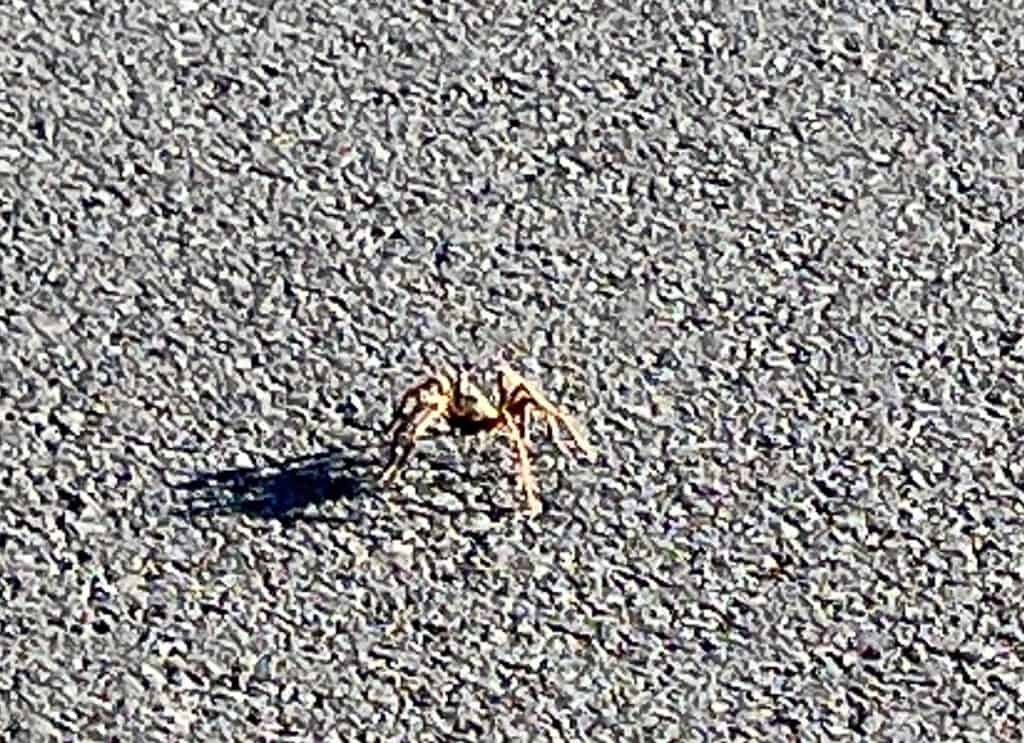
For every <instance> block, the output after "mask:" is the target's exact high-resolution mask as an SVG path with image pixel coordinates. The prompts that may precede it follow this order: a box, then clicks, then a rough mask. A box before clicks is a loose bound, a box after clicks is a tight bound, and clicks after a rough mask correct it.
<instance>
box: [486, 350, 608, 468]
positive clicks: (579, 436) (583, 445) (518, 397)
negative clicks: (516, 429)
mask: <svg viewBox="0 0 1024 743" xmlns="http://www.w3.org/2000/svg"><path fill="white" fill-rule="evenodd" d="M498 390H499V393H500V395H501V404H500V407H501V408H502V409H503V410H504V409H508V410H509V411H510V412H512V413H513V415H514V417H515V418H517V419H518V420H519V423H520V430H521V431H522V430H523V429H525V428H526V426H527V424H528V422H529V412H528V411H529V408H530V406H533V407H535V408H537V410H539V411H540V414H541V416H542V417H543V418H544V419H545V421H546V422H547V425H548V433H549V434H550V435H551V437H552V438H553V439H554V440H555V443H556V444H557V445H558V448H559V449H561V450H562V452H563V453H564V454H568V451H567V450H566V449H565V446H564V445H563V444H562V442H561V440H560V439H559V438H558V437H557V436H555V430H554V429H555V426H554V423H555V422H557V423H561V424H562V425H563V426H564V427H565V428H566V429H567V430H568V431H569V434H570V435H571V436H572V439H573V441H574V442H575V443H576V446H577V447H579V449H580V451H582V452H583V453H584V454H585V455H586V456H587V457H588V458H589V459H591V460H594V459H596V458H597V451H596V450H595V449H594V447H593V446H591V445H590V443H589V442H588V441H587V437H586V434H585V433H584V432H583V428H582V427H581V426H580V424H579V423H577V422H576V420H575V419H574V418H573V417H572V416H571V415H569V414H568V413H563V412H562V411H561V410H559V409H558V407H556V406H555V404H554V403H553V402H551V400H549V399H548V398H547V396H546V395H545V394H544V393H543V392H542V391H541V389H540V387H538V386H537V385H536V384H534V383H532V382H530V381H528V380H527V379H525V378H523V377H522V376H521V375H520V374H517V373H516V372H514V371H512V370H511V369H509V368H508V367H507V366H506V367H502V368H501V370H499V372H498ZM527 436H528V434H525V433H524V436H523V437H524V438H526V437H527Z"/></svg>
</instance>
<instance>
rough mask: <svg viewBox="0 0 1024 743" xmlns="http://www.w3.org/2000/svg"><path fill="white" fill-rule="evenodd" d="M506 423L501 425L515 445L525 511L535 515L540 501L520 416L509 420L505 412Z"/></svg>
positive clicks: (538, 509)
mask: <svg viewBox="0 0 1024 743" xmlns="http://www.w3.org/2000/svg"><path fill="white" fill-rule="evenodd" d="M505 422H506V425H505V426H503V430H505V431H506V432H507V433H508V435H509V437H511V439H512V441H513V442H514V443H515V445H516V463H517V464H518V467H519V486H520V487H521V488H522V490H523V496H524V498H525V499H526V511H527V512H528V513H530V514H533V515H536V514H538V513H540V510H541V502H540V499H539V498H538V497H537V482H536V481H535V480H534V479H533V473H532V471H531V470H530V452H529V449H527V447H526V439H525V437H524V436H523V435H522V434H521V433H520V431H521V425H522V423H523V419H522V417H520V419H519V420H518V421H513V420H510V416H509V415H508V414H507V413H506V414H505Z"/></svg>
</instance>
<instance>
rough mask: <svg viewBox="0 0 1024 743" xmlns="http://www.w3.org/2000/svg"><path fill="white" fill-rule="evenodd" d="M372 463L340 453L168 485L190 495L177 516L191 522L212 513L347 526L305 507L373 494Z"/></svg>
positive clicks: (334, 451) (331, 451)
mask: <svg viewBox="0 0 1024 743" xmlns="http://www.w3.org/2000/svg"><path fill="white" fill-rule="evenodd" d="M376 465H377V462H376V460H374V459H368V458H365V457H358V456H351V455H346V454H345V453H344V451H343V450H341V449H328V450H326V451H323V452H320V453H318V454H313V455H307V456H302V457H292V458H290V459H284V460H280V461H276V462H271V463H268V464H266V465H263V466H260V467H248V468H234V469H225V470H220V471H214V472H201V473H197V474H195V475H194V476H193V477H192V479H190V480H188V481H186V482H182V483H178V484H175V485H172V487H173V488H174V489H175V490H184V491H187V492H190V493H194V494H195V495H193V497H191V498H190V499H189V501H188V503H187V505H186V507H185V508H184V509H183V510H182V511H180V512H179V515H181V516H185V517H189V518H193V517H196V516H202V515H211V514H218V513H231V514H243V515H248V516H256V517H259V518H263V519H276V520H278V521H283V522H288V523H291V522H294V521H310V522H322V523H334V522H339V521H343V522H347V521H350V520H352V519H344V518H337V517H327V516H316V515H310V514H307V513H306V511H307V509H308V508H310V507H311V506H319V505H323V504H325V503H330V502H334V501H345V502H350V501H352V500H354V499H356V498H359V497H362V496H371V497H372V496H374V495H375V494H376V491H377V488H376V487H375V485H374V481H373V480H372V479H371V478H370V477H369V476H368V475H367V474H366V470H367V468H368V467H371V466H376Z"/></svg>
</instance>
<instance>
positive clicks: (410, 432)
mask: <svg viewBox="0 0 1024 743" xmlns="http://www.w3.org/2000/svg"><path fill="white" fill-rule="evenodd" d="M431 371H432V372H433V373H432V374H430V376H428V377H427V378H426V379H425V380H423V381H421V382H419V383H417V384H414V385H413V386H412V387H410V388H409V389H407V390H406V391H405V392H404V393H403V394H402V397H401V401H400V402H399V404H398V408H397V410H396V411H395V422H394V423H393V424H392V425H391V428H390V429H389V430H388V435H390V436H391V437H392V439H391V459H390V461H389V463H388V466H387V468H386V469H385V470H384V474H383V475H382V476H381V482H382V483H384V484H387V483H391V482H394V480H395V478H396V476H397V475H398V472H399V470H400V469H401V468H402V467H403V466H404V465H405V463H406V461H407V460H408V458H409V455H410V454H411V453H412V450H413V446H414V445H415V441H416V439H417V438H419V437H420V436H421V435H422V434H423V433H424V431H426V430H427V428H428V427H429V426H430V424H431V423H433V422H434V421H435V420H438V419H440V418H444V419H446V420H447V421H448V425H449V426H450V427H451V429H452V431H454V432H455V433H459V434H463V435H469V434H477V433H481V432H484V431H494V430H500V431H502V432H503V433H505V434H506V435H508V436H509V438H511V439H512V441H513V443H514V444H515V447H516V459H517V460H518V464H519V484H520V486H521V487H522V490H523V494H524V495H525V497H526V510H527V512H528V513H530V514H533V515H536V514H537V513H540V509H541V503H540V500H539V499H538V498H537V485H536V482H535V481H534V479H533V475H532V474H531V473H530V454H529V451H528V449H527V447H528V445H529V443H530V438H529V436H530V432H529V424H530V412H531V410H532V411H535V412H536V413H537V414H538V415H539V416H540V417H541V418H543V419H544V420H545V422H546V423H547V426H548V434H549V435H550V436H551V437H552V438H554V439H555V443H556V444H557V445H558V448H559V449H560V450H561V451H562V453H563V454H566V455H568V454H569V450H568V448H567V447H566V446H565V443H564V442H563V441H562V440H561V439H559V438H558V437H556V436H555V435H554V434H555V424H556V423H561V424H562V425H563V426H565V428H566V429H567V430H568V431H569V433H570V435H571V436H572V439H573V441H574V442H575V443H576V446H577V447H578V448H579V449H580V450H581V451H582V452H583V453H584V454H586V455H587V457H588V458H589V459H594V458H595V457H596V456H597V452H596V451H595V450H594V448H593V447H592V446H591V445H590V444H589V443H587V440H586V437H585V435H584V433H583V429H581V428H580V426H579V424H578V423H576V421H575V420H573V418H572V417H571V416H570V415H568V414H566V413H563V412H562V411H560V410H559V409H558V408H557V407H555V405H554V404H553V403H552V402H551V401H550V400H548V398H547V397H546V396H545V395H544V393H543V392H541V391H540V389H539V388H538V387H537V385H535V384H533V383H531V382H528V381H527V380H525V379H523V377H521V376H520V375H519V374H517V373H516V372H514V371H512V370H511V369H509V368H508V367H502V368H501V369H500V370H499V371H498V404H497V405H494V404H493V403H492V402H491V401H490V400H488V399H487V397H486V396H485V395H484V393H483V392H481V391H480V389H479V388H478V387H477V386H476V385H474V384H473V383H472V382H470V381H469V375H468V373H467V372H466V371H464V370H463V371H460V372H459V373H458V375H453V374H451V373H450V372H439V371H435V370H431ZM411 400H415V405H413V406H412V408H411V409H410V410H408V411H406V407H407V406H408V404H409V402H410V401H411Z"/></svg>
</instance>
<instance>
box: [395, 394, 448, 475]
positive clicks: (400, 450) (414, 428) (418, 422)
mask: <svg viewBox="0 0 1024 743" xmlns="http://www.w3.org/2000/svg"><path fill="white" fill-rule="evenodd" d="M442 415H444V407H440V406H434V407H426V408H420V409H418V410H416V411H415V413H414V414H413V416H412V417H411V418H405V419H400V420H399V421H398V422H397V423H396V425H395V426H394V428H395V432H394V437H393V438H392V441H391V458H390V460H389V461H388V466H387V467H386V468H385V470H384V474H383V475H381V478H380V481H381V483H382V484H385V485H386V484H389V483H391V482H394V480H395V478H396V477H397V475H398V472H399V471H400V470H401V469H402V467H404V466H405V463H406V462H407V461H408V460H409V455H410V454H412V450H413V449H414V448H415V446H416V439H418V438H419V437H420V436H422V435H423V432H424V431H426V430H427V427H428V426H429V425H430V424H431V423H433V422H434V421H435V420H436V419H438V418H440V417H441V416H442Z"/></svg>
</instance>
